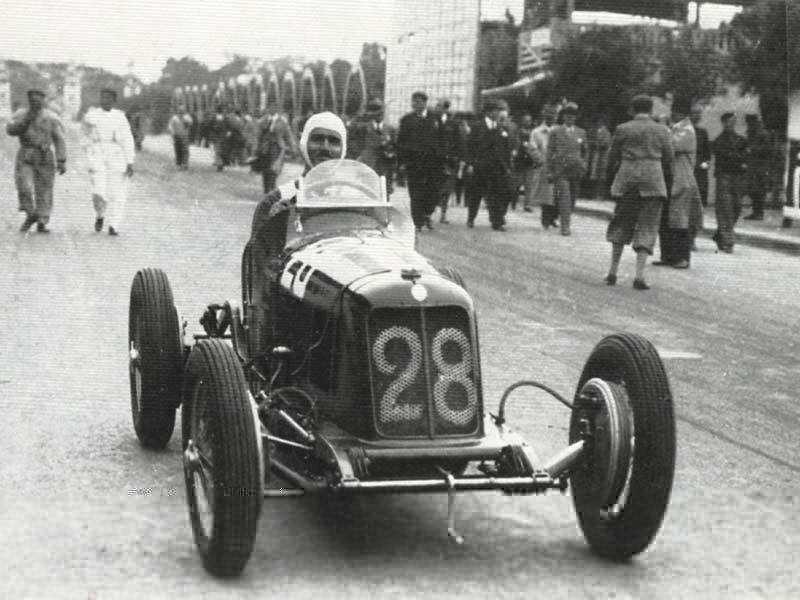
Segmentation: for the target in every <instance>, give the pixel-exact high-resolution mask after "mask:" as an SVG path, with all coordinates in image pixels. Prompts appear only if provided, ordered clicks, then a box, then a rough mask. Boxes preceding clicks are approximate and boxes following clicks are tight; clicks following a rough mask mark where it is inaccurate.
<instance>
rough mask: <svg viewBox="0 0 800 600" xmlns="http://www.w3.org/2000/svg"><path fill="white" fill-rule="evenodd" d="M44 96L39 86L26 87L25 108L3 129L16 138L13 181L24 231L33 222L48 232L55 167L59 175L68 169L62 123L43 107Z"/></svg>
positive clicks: (39, 230) (18, 111) (39, 228)
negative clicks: (22, 218) (16, 149)
mask: <svg viewBox="0 0 800 600" xmlns="http://www.w3.org/2000/svg"><path fill="white" fill-rule="evenodd" d="M44 100H45V94H44V92H43V91H42V90H39V89H30V90H28V108H27V109H24V108H23V109H19V110H17V111H15V112H14V114H13V116H12V117H11V122H10V123H9V124H8V125H6V132H7V133H8V134H9V135H13V136H15V137H17V138H19V150H18V151H17V158H16V161H15V163H14V182H15V184H16V186H17V200H18V202H19V210H20V212H24V213H25V220H24V221H23V222H22V226H21V227H20V229H19V230H20V231H21V232H23V233H24V232H27V231H28V230H29V229H30V228H31V226H32V225H33V224H34V223H36V231H38V232H39V233H49V232H50V229H48V227H47V224H48V223H49V222H50V213H51V212H52V210H53V187H54V184H55V177H56V171H58V173H59V174H60V175H63V174H64V173H66V171H67V167H66V165H67V145H66V142H65V140H64V127H63V125H62V123H61V119H59V118H58V115H56V113H54V112H53V111H51V110H49V109H47V108H45V106H44ZM54 149H55V153H54V152H53V150H54Z"/></svg>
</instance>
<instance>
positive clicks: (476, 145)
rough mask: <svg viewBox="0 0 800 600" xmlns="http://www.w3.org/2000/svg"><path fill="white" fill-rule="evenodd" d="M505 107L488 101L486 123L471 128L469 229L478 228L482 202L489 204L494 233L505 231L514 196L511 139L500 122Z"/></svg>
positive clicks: (484, 121)
mask: <svg viewBox="0 0 800 600" xmlns="http://www.w3.org/2000/svg"><path fill="white" fill-rule="evenodd" d="M504 108H505V107H504V106H503V104H501V103H500V102H498V101H497V100H491V99H489V100H486V101H485V102H484V106H483V119H481V120H480V121H478V122H477V123H476V124H475V126H474V127H473V128H472V134H471V135H470V139H469V144H468V150H467V151H468V165H469V166H468V167H467V173H468V174H469V175H471V176H472V185H471V186H470V189H469V192H468V195H467V208H468V211H467V227H470V228H472V227H474V226H475V217H476V216H477V215H478V209H479V208H480V204H481V200H482V199H485V200H486V207H487V208H488V210H489V222H490V223H491V225H492V229H494V230H495V231H506V226H505V222H506V219H505V215H506V212H507V211H508V205H509V203H510V202H511V197H512V195H513V193H514V186H513V182H512V173H511V144H512V140H511V136H510V135H509V133H508V131H506V130H505V129H504V128H503V127H502V126H501V125H500V123H499V122H498V121H499V118H500V113H501V111H502V110H503V109H504Z"/></svg>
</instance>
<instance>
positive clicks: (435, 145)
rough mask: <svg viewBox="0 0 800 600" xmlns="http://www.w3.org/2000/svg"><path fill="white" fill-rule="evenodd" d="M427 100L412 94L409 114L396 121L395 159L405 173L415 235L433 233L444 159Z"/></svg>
mask: <svg viewBox="0 0 800 600" xmlns="http://www.w3.org/2000/svg"><path fill="white" fill-rule="evenodd" d="M427 105H428V96H427V95H426V94H425V93H424V92H414V94H412V96H411V106H412V112H410V113H408V114H407V115H405V116H404V117H403V118H402V119H400V128H399V131H398V134H397V158H398V161H399V164H400V166H401V168H404V169H405V172H406V176H407V181H408V195H409V196H410V198H411V218H412V220H413V221H414V226H415V227H416V228H417V231H422V227H423V226H427V227H428V229H433V226H432V225H431V215H432V214H433V211H434V210H436V205H437V203H438V201H439V190H440V186H441V181H442V169H443V162H444V156H443V152H442V146H441V136H440V135H439V121H438V120H437V118H436V116H435V115H434V114H433V113H432V112H430V111H428V107H427Z"/></svg>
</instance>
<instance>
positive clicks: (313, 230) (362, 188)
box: [286, 160, 414, 247]
mask: <svg viewBox="0 0 800 600" xmlns="http://www.w3.org/2000/svg"><path fill="white" fill-rule="evenodd" d="M385 190H386V188H385V182H384V180H383V179H382V178H381V177H380V176H379V175H378V174H377V173H376V172H375V171H373V170H372V169H371V168H370V167H369V166H368V165H366V164H364V163H361V162H358V161H355V160H342V161H335V160H329V161H325V162H323V163H320V164H319V165H317V166H316V167H314V168H313V169H311V170H310V171H309V172H308V173H306V175H305V177H303V179H302V180H301V182H300V189H299V190H298V194H297V202H296V204H295V205H294V206H293V211H292V216H291V218H290V219H289V223H288V227H289V231H288V232H287V233H288V235H287V238H286V239H287V241H288V242H290V243H291V242H295V241H297V240H298V239H299V238H307V237H309V236H314V237H319V236H323V235H325V234H330V233H337V232H341V233H346V232H348V231H361V232H364V231H370V230H371V231H373V232H375V233H376V234H380V235H386V236H388V237H392V238H396V239H398V240H400V241H403V242H406V243H409V244H410V245H411V246H412V247H413V245H414V228H413V224H412V222H411V218H410V212H409V211H408V206H407V204H404V203H400V202H389V201H388V200H387V198H386V191H385Z"/></svg>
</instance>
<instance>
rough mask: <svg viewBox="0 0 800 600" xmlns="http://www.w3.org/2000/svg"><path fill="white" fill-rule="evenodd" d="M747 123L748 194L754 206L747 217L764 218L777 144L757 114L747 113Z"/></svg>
mask: <svg viewBox="0 0 800 600" xmlns="http://www.w3.org/2000/svg"><path fill="white" fill-rule="evenodd" d="M744 119H745V122H746V123H747V195H748V196H750V201H751V202H752V208H751V212H750V214H749V215H747V216H746V217H745V219H746V220H748V221H762V220H763V219H764V200H765V198H766V196H767V190H768V189H769V188H770V187H771V183H770V182H771V175H770V170H771V168H772V161H773V160H774V154H775V145H774V142H773V140H772V136H771V135H770V134H769V132H768V131H767V130H766V129H765V128H764V124H763V123H762V122H761V118H760V117H759V116H758V115H756V114H749V115H745V117H744Z"/></svg>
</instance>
